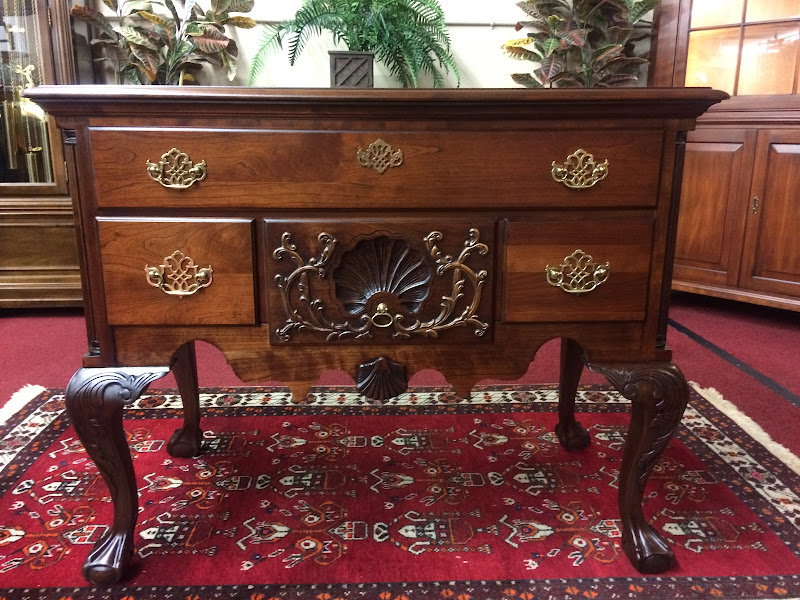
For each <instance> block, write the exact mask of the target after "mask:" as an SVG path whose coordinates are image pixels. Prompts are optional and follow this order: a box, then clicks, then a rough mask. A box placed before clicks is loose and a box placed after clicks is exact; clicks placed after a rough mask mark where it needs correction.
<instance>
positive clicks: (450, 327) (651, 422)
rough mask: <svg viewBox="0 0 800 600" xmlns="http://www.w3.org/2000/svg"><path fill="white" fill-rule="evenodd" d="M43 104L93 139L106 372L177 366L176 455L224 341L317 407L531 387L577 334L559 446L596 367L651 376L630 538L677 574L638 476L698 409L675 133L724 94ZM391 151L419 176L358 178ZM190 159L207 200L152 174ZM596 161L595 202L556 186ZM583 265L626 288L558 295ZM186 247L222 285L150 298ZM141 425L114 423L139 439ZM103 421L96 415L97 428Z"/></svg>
mask: <svg viewBox="0 0 800 600" xmlns="http://www.w3.org/2000/svg"><path fill="white" fill-rule="evenodd" d="M30 94H31V96H32V97H33V98H34V99H35V100H36V101H38V102H40V103H41V104H42V105H43V106H44V107H45V108H46V109H47V110H49V111H51V113H52V114H54V115H55V116H56V117H57V118H58V119H59V122H60V124H61V125H62V126H70V127H74V128H75V132H76V137H77V146H76V152H75V155H74V157H72V158H74V160H75V164H74V165H73V169H74V171H75V172H76V175H77V179H78V182H77V183H78V186H77V188H76V202H77V206H78V207H79V211H78V214H79V225H80V230H81V252H82V256H83V257H84V259H85V277H86V285H87V292H88V294H89V298H90V303H89V307H90V309H89V312H88V314H87V319H88V320H89V323H90V325H91V330H92V331H93V334H94V335H95V337H96V339H97V340H98V351H97V353H96V356H94V357H92V358H91V359H87V360H86V362H85V364H86V365H87V366H88V365H92V366H104V367H107V368H108V369H109V372H110V373H116V375H115V376H124V375H125V374H126V373H129V372H130V371H129V369H135V368H139V367H142V366H146V365H162V364H172V366H173V369H174V370H175V374H176V378H177V381H178V386H179V388H180V391H181V394H182V396H183V400H184V410H185V421H184V425H183V427H182V428H180V429H179V430H178V431H177V432H176V434H175V435H174V436H173V439H172V441H171V443H170V447H169V451H170V452H171V453H172V454H174V455H178V456H191V455H194V454H196V453H197V452H198V450H199V447H200V437H201V435H202V433H201V430H200V426H199V418H200V415H199V409H198V404H197V375H196V365H195V361H194V354H193V350H192V346H191V345H192V343H193V342H194V341H195V340H204V341H207V342H209V343H211V344H213V345H215V346H216V347H218V348H219V349H220V350H221V351H222V353H223V354H224V355H225V358H226V359H227V360H228V362H229V363H230V364H231V366H232V367H233V369H234V371H235V372H236V373H237V375H239V377H241V378H242V379H243V380H245V381H257V380H264V379H279V380H281V381H283V382H284V383H286V384H287V385H288V386H289V387H290V388H291V391H292V393H293V394H294V395H295V396H296V397H303V396H305V395H306V394H307V393H308V390H309V387H310V386H311V385H312V384H314V383H315V382H316V380H317V378H318V377H319V375H320V374H321V373H322V372H323V371H325V370H328V369H340V370H344V371H346V372H347V373H349V374H350V375H351V376H352V377H353V379H354V381H355V380H358V382H359V385H360V389H361V390H362V392H364V393H366V394H368V395H369V396H371V397H375V398H386V397H388V396H389V395H394V394H398V393H400V392H401V391H402V390H403V389H405V385H406V383H405V382H406V381H407V377H410V376H411V375H413V374H414V373H417V372H419V371H420V370H422V369H425V368H435V369H437V370H439V371H440V372H441V373H442V374H443V375H444V376H445V378H446V379H447V380H448V381H449V382H450V383H451V384H452V385H453V387H454V389H455V392H456V393H457V394H460V395H462V396H466V395H468V394H469V392H470V390H471V389H472V387H473V386H474V384H475V383H476V382H477V381H479V380H481V379H486V378H490V377H492V378H500V379H515V378H518V377H519V376H521V375H522V374H523V373H524V372H525V371H526V370H527V368H528V366H529V364H530V361H531V360H532V359H533V358H534V355H535V353H536V351H537V350H538V348H539V347H540V346H541V345H542V344H544V343H545V342H547V341H548V340H550V339H553V338H562V339H564V340H566V341H565V342H564V343H563V344H564V345H563V357H562V358H563V360H562V372H561V387H560V392H561V404H560V409H559V415H560V423H559V427H558V436H559V439H560V440H561V442H562V443H563V444H564V445H565V446H566V447H567V448H570V449H578V448H580V447H584V446H585V445H586V444H587V443H588V436H587V435H586V433H585V431H584V430H583V428H582V427H581V426H580V425H579V424H578V423H577V422H576V421H575V418H574V398H575V392H576V388H577V383H578V380H579V377H580V370H581V360H585V361H588V363H589V364H592V365H595V364H596V365H612V367H608V368H607V369H606V370H609V369H610V370H613V369H615V368H616V367H613V365H623V366H622V367H621V371H620V373H622V375H619V376H617V375H614V376H613V377H616V378H617V379H620V378H622V379H624V378H625V377H627V378H629V379H630V380H631V381H632V382H633V383H631V385H630V386H627V387H625V388H624V389H625V390H626V393H627V391H628V388H629V387H630V388H631V389H633V390H634V392H631V394H632V397H633V398H634V404H635V408H634V412H633V421H632V426H633V433H632V434H631V444H630V448H629V449H628V450H627V452H628V455H630V456H629V458H628V459H627V462H626V463H625V469H627V471H626V473H625V474H624V475H623V481H625V482H626V483H625V484H624V486H623V490H622V492H621V493H622V496H621V500H620V510H621V513H622V517H623V523H624V530H625V538H624V539H625V543H626V547H627V548H628V552H629V556H630V557H631V560H632V561H633V562H634V564H635V565H636V566H637V568H640V569H644V570H647V571H658V570H662V569H665V568H667V567H668V566H669V564H670V561H669V560H667V558H668V554H669V551H668V548H666V547H665V546H663V545H662V543H661V541H660V539H659V538H657V536H655V534H654V533H653V532H652V531H651V530H649V529H648V527H647V525H646V523H644V521H643V520H642V517H641V493H640V490H639V488H637V487H636V485H638V484H637V483H636V482H638V481H640V479H641V478H642V477H643V476H644V474H646V473H647V472H649V468H650V467H649V466H647V465H645V464H644V461H645V459H644V458H643V457H645V456H647V457H648V458H647V461H649V460H650V459H651V458H652V459H653V460H655V458H657V456H658V454H659V452H660V451H661V449H662V447H663V446H662V444H661V442H660V441H658V440H660V439H661V437H660V436H661V434H662V433H663V432H662V431H661V428H662V422H664V420H665V419H666V420H667V421H669V423H670V433H671V431H672V429H671V428H672V426H673V425H674V424H673V423H672V421H673V420H674V418H675V417H676V415H677V417H679V416H680V414H679V413H680V410H682V404H681V400H680V399H678V401H673V398H674V397H676V395H677V396H680V394H681V393H682V390H683V388H680V386H679V385H678V384H673V383H670V382H673V381H677V376H672V375H670V374H671V373H672V368H671V367H668V366H664V361H668V360H669V359H670V353H669V351H668V350H666V349H665V347H664V340H663V333H664V323H665V318H666V304H667V296H666V290H665V289H664V288H665V285H666V284H665V279H668V278H669V275H670V273H671V262H672V250H673V230H674V224H675V223H674V221H675V201H676V198H675V195H674V193H673V190H674V188H675V177H676V173H677V171H679V169H680V166H681V162H680V160H679V154H680V153H679V152H676V141H678V140H679V138H680V136H681V135H682V133H681V132H683V131H685V130H687V129H690V128H691V127H693V125H694V119H695V118H696V117H697V116H698V115H699V114H700V113H702V112H703V110H705V109H706V108H707V107H708V106H709V105H711V104H713V103H714V102H717V101H719V100H720V99H721V98H723V97H724V94H721V93H718V92H712V91H709V90H653V89H637V90H580V91H575V90H544V91H533V90H438V91H428V90H414V91H409V90H369V91H352V90H347V91H341V92H339V91H337V92H330V91H328V90H257V89H238V88H237V89H224V90H222V89H211V88H194V89H180V90H179V89H168V88H167V87H163V88H156V87H153V88H151V89H149V90H147V91H144V90H142V89H139V88H134V87H129V88H115V87H113V86H100V87H92V88H63V87H62V88H37V89H35V90H32V91H31V92H30ZM176 115H180V116H179V117H178V116H176ZM378 138H380V139H383V140H385V141H386V142H387V143H389V144H392V146H393V147H395V146H397V148H399V149H401V150H403V151H404V153H405V154H404V158H403V161H402V164H400V163H399V162H398V161H395V162H396V163H397V164H396V166H394V167H390V168H388V169H386V170H385V172H383V173H380V172H378V171H377V170H375V169H372V168H365V167H363V166H361V165H360V164H359V163H358V158H357V151H358V148H359V147H361V148H362V149H363V148H364V146H365V145H367V144H370V143H371V142H372V141H375V140H376V139H378ZM173 147H175V148H178V149H179V150H181V151H183V152H187V153H188V154H189V155H190V157H191V159H192V161H193V162H194V163H197V162H199V161H201V160H205V161H206V163H207V169H208V171H207V177H206V178H205V179H204V180H202V181H199V182H197V183H195V184H193V185H192V186H191V187H190V188H188V189H184V190H177V189H167V188H163V187H161V186H160V184H158V183H156V182H153V181H152V180H150V179H149V178H148V176H147V172H146V168H145V164H146V162H147V160H148V159H149V160H151V161H153V160H157V159H159V157H160V155H161V154H163V153H165V152H167V151H169V150H170V149H171V148H173ZM578 149H583V150H585V151H587V152H590V153H592V154H594V155H595V159H596V160H598V161H601V162H602V161H604V160H606V159H608V161H609V165H608V176H607V177H606V178H605V179H603V180H602V181H599V182H598V183H597V184H596V185H594V186H593V187H589V188H587V189H580V190H578V189H571V188H567V187H565V186H564V185H563V183H561V182H558V181H556V180H555V179H554V178H553V177H552V175H551V170H552V166H553V163H554V162H555V163H562V162H564V161H565V160H566V159H567V156H568V155H570V154H572V153H574V152H576V151H577V150H578ZM579 249H580V250H583V251H584V252H585V253H589V254H591V255H592V256H593V258H594V259H595V261H596V262H597V263H599V264H603V263H605V262H608V263H609V268H610V275H609V278H608V280H607V281H605V282H603V283H602V284H601V285H600V286H598V287H597V288H596V289H594V290H591V291H586V292H585V293H578V294H572V293H568V292H566V291H564V290H562V289H560V288H558V287H554V286H552V285H549V284H548V283H547V279H546V274H545V267H546V266H547V265H550V266H551V267H555V266H557V265H559V264H560V263H561V262H562V261H564V259H565V258H566V257H567V256H569V255H571V254H572V253H573V252H574V251H575V250H579ZM175 250H180V251H181V252H183V253H185V254H188V255H190V256H191V257H192V258H193V259H194V260H195V262H197V263H198V264H200V266H205V265H207V264H210V265H211V266H212V267H213V269H214V282H213V283H212V285H211V286H208V287H205V288H202V289H200V290H199V291H198V292H197V293H196V294H194V295H192V296H188V297H184V298H179V297H175V296H168V295H165V294H164V293H163V292H161V291H160V290H158V289H156V288H153V287H151V286H149V285H148V284H147V281H146V277H145V271H144V267H145V265H146V264H150V265H155V264H158V263H159V262H160V261H162V260H163V259H164V258H165V257H166V256H168V255H169V254H171V253H172V252H173V251H175ZM551 277H552V273H551ZM398 281H400V282H402V285H399V284H397V282H398ZM478 292H479V293H478ZM659 336H661V337H659ZM376 357H377V358H376ZM173 359H174V360H173ZM598 368H600V369H602V368H606V367H598ZM618 370H619V369H618ZM150 371H152V372H161V371H160V370H159V369H158V368H152V369H150ZM150 371H148V372H150ZM102 372H105V371H102ZM82 377H83V378H86V377H89V375H88V374H87V375H84V376H82ZM613 377H612V378H613ZM642 382H644V383H642ZM654 382H655V383H654ZM631 386H632V387H631ZM623 387H624V386H623ZM640 388H641V391H639V390H640ZM651 388H652V389H655V388H658V390H662V388H663V390H664V391H663V393H662V391H657V392H656V391H653V392H652V393H651V391H648V390H651ZM676 390H677V391H676ZM662 396H664V397H666V398H667V405H668V406H669V408H664V406H666V405H664V403H663V402H661V400H660V398H661V397H662ZM72 403H73V404H75V402H74V401H72ZM115 410H117V409H115ZM118 412H119V411H118V410H117V412H114V413H113V415H111V416H109V417H104V419H105V421H106V422H109V423H110V422H111V421H114V422H115V423H116V421H115V420H116V419H117V418H118V414H117V413H118ZM87 415H88V413H87V411H86V410H73V419H74V421H75V422H76V423H77V424H76V426H77V427H78V428H80V429H81V430H83V429H85V428H86V427H87V425H86V421H87V420H88V419H89V418H90V417H89V416H87ZM111 431H112V435H111V439H110V441H107V442H105V443H106V444H110V445H112V446H113V447H114V448H117V451H116V455H115V456H114V457H112V458H111V459H110V463H109V464H111V467H109V468H107V469H106V470H107V471H108V470H109V469H110V470H111V471H113V472H115V473H122V474H124V476H122V475H117V476H115V477H116V479H120V480H121V481H123V482H129V481H130V479H131V478H132V472H128V471H126V469H128V467H125V466H124V465H125V462H124V461H125V460H127V459H125V458H124V457H123V454H124V452H122V447H123V445H124V438H123V433H122V431H121V426H120V427H117V426H116V425H115V426H114V428H113V429H112V430H111ZM653 436H656V438H658V439H657V440H656V439H655V438H654V437H653ZM90 442H91V440H90ZM628 455H626V456H628ZM101 460H103V457H101ZM648 464H649V463H648ZM116 479H115V480H114V482H115V484H116ZM125 485H127V486H128V487H126V488H125V489H126V490H127V492H126V493H127V496H126V498H127V499H125V498H122V499H120V500H118V502H117V504H118V505H119V506H118V507H117V508H115V510H118V512H119V514H120V515H122V516H120V519H123V523H124V525H125V527H123V528H122V529H124V532H123V533H122V534H120V536H118V537H119V541H118V542H114V543H113V544H112V546H113V548H116V549H119V550H120V551H124V552H123V555H124V554H125V552H128V549H127V545H126V544H128V540H129V539H130V533H129V528H130V527H132V525H131V524H132V522H133V520H134V515H133V513H132V512H131V511H132V507H135V505H134V504H132V499H131V498H129V497H128V496H130V488H131V484H130V483H125ZM637 502H638V504H637ZM125 515H127V516H125ZM126 519H127V520H126ZM98 552H100V554H99V555H98V554H97V553H95V554H94V555H92V559H91V560H90V563H89V567H87V569H88V571H87V576H89V577H90V578H91V577H94V578H96V579H97V578H103V577H107V576H106V575H103V574H104V573H107V572H108V573H111V574H112V575H113V577H111V576H108V577H109V578H115V577H118V576H121V573H122V572H123V571H124V567H125V561H124V560H122V559H118V558H116V557H115V556H111V555H109V554H108V553H107V552H106V551H105V550H102V551H98ZM103 565H105V566H103Z"/></svg>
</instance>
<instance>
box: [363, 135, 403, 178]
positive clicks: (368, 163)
mask: <svg viewBox="0 0 800 600" xmlns="http://www.w3.org/2000/svg"><path fill="white" fill-rule="evenodd" d="M356 158H357V159H358V164H360V165H361V166H362V167H366V168H368V169H375V170H376V171H377V172H378V173H380V174H383V173H384V172H385V171H386V169H388V168H389V167H399V166H400V165H402V164H403V151H402V150H395V149H394V148H392V146H391V144H387V143H386V142H384V141H383V140H382V139H377V140H375V141H374V142H372V143H371V144H370V145H369V146H367V149H366V150H364V149H362V148H359V149H358V152H357V153H356Z"/></svg>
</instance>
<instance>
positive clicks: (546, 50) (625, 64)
mask: <svg viewBox="0 0 800 600" xmlns="http://www.w3.org/2000/svg"><path fill="white" fill-rule="evenodd" d="M658 1H659V0H571V1H570V0H524V1H523V2H518V3H517V6H519V7H520V8H521V9H522V10H524V11H525V12H526V13H527V14H528V16H529V17H530V19H529V20H527V21H521V22H519V23H517V31H519V30H520V29H522V28H527V29H528V30H529V31H530V32H529V33H528V36H527V37H525V38H521V39H515V40H510V41H509V42H506V44H505V45H504V46H503V49H504V50H505V52H506V54H508V55H509V56H511V57H513V58H516V59H518V60H528V61H532V62H535V63H538V64H539V67H538V68H536V69H534V71H533V73H516V74H514V75H512V78H513V79H514V81H516V82H517V83H520V84H522V85H524V86H527V87H614V86H623V85H632V84H635V83H636V82H637V81H638V79H639V73H640V68H641V67H642V65H646V64H648V63H649V60H648V58H647V56H648V53H647V52H644V53H642V54H637V53H636V51H637V50H636V42H639V41H641V40H645V39H648V38H650V37H651V36H652V25H653V24H652V22H650V21H645V20H644V19H643V17H644V16H645V15H646V14H647V13H649V12H650V11H651V10H652V9H653V8H654V7H655V6H656V5H657V4H658Z"/></svg>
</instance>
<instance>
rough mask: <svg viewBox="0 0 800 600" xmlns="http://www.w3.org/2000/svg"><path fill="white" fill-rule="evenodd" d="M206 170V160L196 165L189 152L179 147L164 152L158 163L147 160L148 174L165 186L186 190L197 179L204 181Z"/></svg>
mask: <svg viewBox="0 0 800 600" xmlns="http://www.w3.org/2000/svg"><path fill="white" fill-rule="evenodd" d="M206 172H207V169H206V161H204V160H201V161H200V162H199V163H197V164H196V165H195V164H193V163H192V161H191V159H190V158H189V155H188V154H186V153H185V152H181V151H180V150H178V149H177V148H173V149H172V150H170V151H169V152H165V153H164V154H162V155H161V160H160V161H159V162H157V163H154V162H150V159H148V160H147V174H148V175H149V176H150V179H152V180H153V181H157V182H158V183H160V184H161V185H163V186H164V187H165V188H170V189H175V190H184V189H186V188H188V187H191V186H192V185H193V184H194V182H195V181H203V179H205V178H206Z"/></svg>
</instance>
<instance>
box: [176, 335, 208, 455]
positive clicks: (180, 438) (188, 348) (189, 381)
mask: <svg viewBox="0 0 800 600" xmlns="http://www.w3.org/2000/svg"><path fill="white" fill-rule="evenodd" d="M172 372H173V374H174V375H175V381H176V382H177V384H178V391H179V392H180V394H181V402H183V427H181V428H180V429H176V430H175V432H174V433H173V434H172V437H170V439H169V442H167V453H169V455H170V456H175V457H178V458H191V457H193V456H197V455H198V454H200V444H201V443H202V441H203V430H202V429H200V393H199V389H198V383H197V359H196V357H195V351H194V342H187V343H185V344H184V345H183V346H181V347H180V348H178V350H177V352H175V358H174V360H173V362H172Z"/></svg>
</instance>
